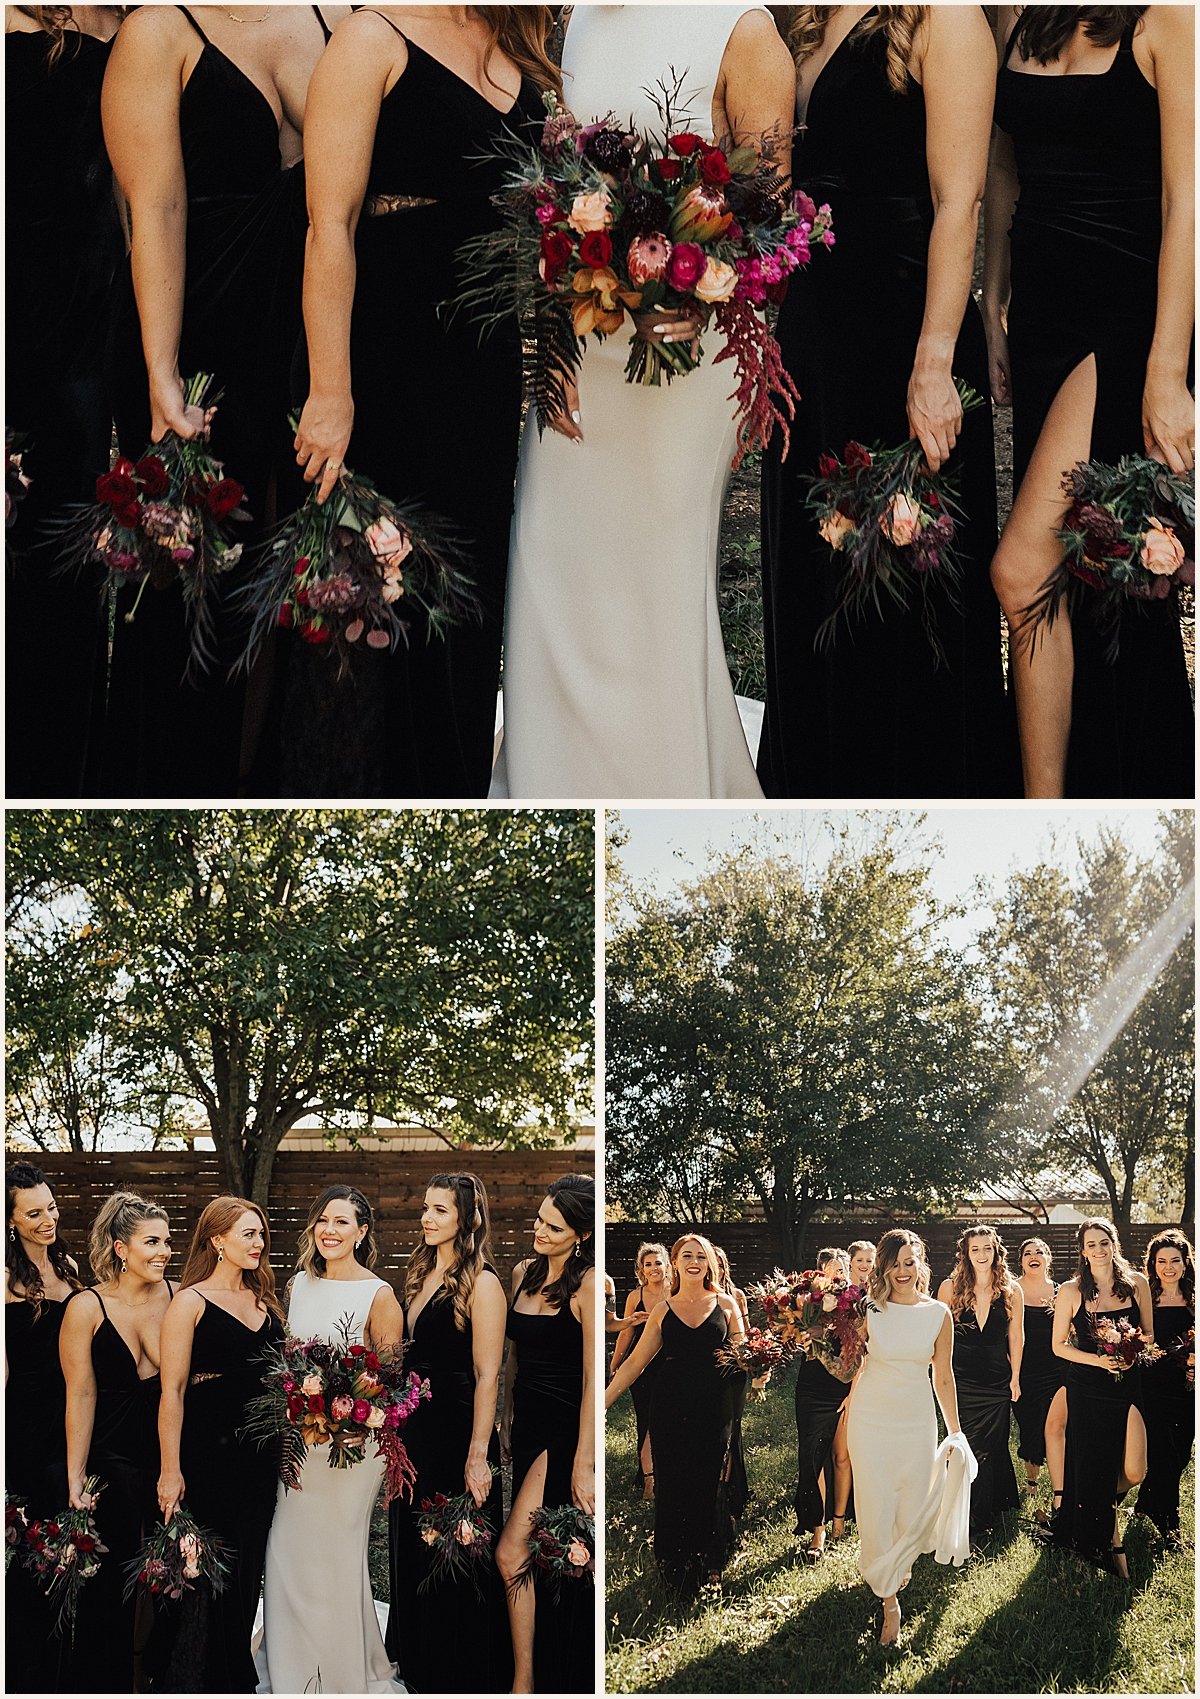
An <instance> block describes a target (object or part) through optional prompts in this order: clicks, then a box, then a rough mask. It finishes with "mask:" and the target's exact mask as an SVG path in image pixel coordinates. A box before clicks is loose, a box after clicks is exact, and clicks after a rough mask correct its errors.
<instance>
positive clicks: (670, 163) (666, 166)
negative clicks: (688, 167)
mask: <svg viewBox="0 0 1200 1699" xmlns="http://www.w3.org/2000/svg"><path fill="white" fill-rule="evenodd" d="M654 169H655V170H656V171H657V172H658V175H659V176H660V177H661V179H662V181H663V182H664V183H673V182H674V181H675V179H676V177H678V175H679V173H680V172H681V171H682V170H683V166H682V165H680V163H679V161H678V160H677V159H656V160H655V161H654Z"/></svg>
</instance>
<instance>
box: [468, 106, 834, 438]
mask: <svg viewBox="0 0 1200 1699" xmlns="http://www.w3.org/2000/svg"><path fill="white" fill-rule="evenodd" d="M681 84H682V79H681V78H678V77H676V79H675V82H674V84H673V86H672V87H670V88H668V87H667V85H666V84H665V83H664V84H660V85H659V88H660V91H661V96H660V97H659V98H656V100H655V104H656V105H657V107H658V110H659V113H660V115H661V117H662V133H661V135H641V134H639V133H638V132H636V131H635V130H633V129H632V127H629V126H622V125H620V124H618V123H617V121H616V119H615V118H613V117H612V116H611V114H610V115H609V116H608V117H606V118H602V119H600V120H599V121H598V122H596V123H591V124H580V123H578V122H577V121H576V119H575V118H573V117H572V116H571V114H570V113H569V112H567V111H565V110H564V109H563V108H562V107H560V106H558V105H556V104H555V103H554V102H553V97H551V96H547V97H546V98H547V105H548V108H549V115H548V117H547V119H546V122H545V125H544V127H543V131H542V136H541V141H540V144H539V145H538V146H536V147H535V146H533V145H531V144H530V143H529V142H528V141H524V140H522V139H520V138H519V137H516V136H513V135H511V134H509V135H506V136H505V137H504V138H503V140H502V141H501V142H500V143H498V144H497V151H498V155H499V157H500V158H501V159H502V160H503V162H504V164H505V166H506V171H505V175H504V180H503V185H502V187H501V189H500V191H499V193H498V194H497V195H496V196H495V197H494V201H495V205H496V206H497V208H498V209H499V211H500V213H501V215H502V217H501V223H500V227H499V229H497V230H496V231H494V232H490V233H488V234H485V235H483V236H478V237H475V238H474V239H473V240H472V241H470V242H468V243H466V244H465V245H464V246H463V247H462V248H461V249H460V251H459V260H460V264H461V272H462V276H463V278H464V280H465V282H464V287H463V290H462V292H461V293H460V294H459V296H458V298H457V300H456V302H455V305H456V306H457V307H459V308H461V309H463V310H465V311H467V312H468V313H469V314H470V316H471V317H472V318H474V319H475V320H476V321H478V322H479V323H480V325H481V326H484V327H486V326H489V325H493V324H495V323H498V322H500V321H501V320H503V319H505V318H507V317H508V316H509V315H510V314H511V313H512V312H513V311H514V310H516V311H517V312H524V311H531V312H532V314H533V316H534V319H535V322H536V326H537V359H536V365H535V371H534V383H533V396H534V402H535V405H536V409H537V419H538V426H539V429H544V428H545V425H546V423H547V420H548V419H549V418H550V416H551V415H553V414H554V413H557V412H560V411H562V410H563V409H564V405H565V393H564V388H563V384H564V379H565V378H566V377H568V376H569V375H571V374H572V373H574V372H575V371H576V370H577V369H578V367H579V362H580V359H581V356H582V353H583V342H584V339H585V338H586V337H587V336H589V335H595V336H596V337H598V338H599V339H601V340H603V339H604V338H605V337H608V336H614V335H616V334H617V332H618V331H620V330H622V329H623V328H625V326H626V315H627V314H633V313H637V312H653V313H654V314H656V315H662V316H664V317H666V318H671V319H679V318H691V319H692V320H693V321H694V322H695V324H696V326H697V333H699V329H700V327H701V326H702V325H703V324H704V323H705V322H706V321H707V320H708V318H709V316H710V314H711V316H712V317H713V318H714V320H715V322H716V325H717V328H718V329H719V330H720V332H721V334H722V336H723V337H724V339H725V347H724V348H723V349H722V350H721V352H720V353H719V354H718V355H717V356H716V357H715V360H714V364H716V363H719V362H720V361H722V360H733V361H734V362H735V371H736V376H737V385H736V388H735V390H734V392H733V396H732V398H731V399H734V400H736V402H737V408H738V415H739V423H738V446H737V455H736V458H735V460H734V466H735V467H736V466H738V465H740V463H741V461H742V459H743V457H744V456H745V455H746V454H747V453H748V452H749V451H750V450H752V449H755V448H761V447H762V446H763V445H764V444H765V443H766V442H767V441H768V440H769V438H770V436H771V432H772V430H773V429H774V427H775V426H776V425H778V426H779V427H780V429H781V430H782V431H783V435H784V439H785V451H786V443H787V437H788V420H789V419H791V418H792V417H794V415H795V403H796V401H797V400H798V399H799V391H798V390H797V389H796V386H795V384H794V383H793V382H792V379H791V377H790V376H789V374H788V373H787V372H786V371H785V370H784V367H783V364H782V362H781V359H780V354H779V345H778V343H777V342H776V341H775V338H774V337H773V336H772V335H771V333H770V331H769V330H768V329H767V326H766V323H765V322H764V320H763V319H762V317H761V316H760V315H759V313H758V312H757V311H756V308H758V307H760V306H761V305H762V304H763V303H764V302H766V301H767V300H778V299H780V297H781V295H782V291H783V287H784V285H785V284H786V281H787V279H788V277H789V276H790V275H791V273H792V272H793V271H795V270H796V268H797V267H798V266H802V265H807V264H808V262H809V259H810V256H811V252H812V249H813V248H814V247H816V246H825V247H832V246H833V240H834V237H833V230H832V227H831V222H830V209H829V207H828V206H821V207H816V206H814V205H813V202H812V201H811V200H810V199H809V198H808V196H807V195H804V194H795V195H793V196H791V197H787V196H785V194H784V191H783V181H782V179H781V177H780V175H779V172H778V170H777V168H776V166H775V164H774V160H773V156H772V138H770V137H762V138H760V145H759V147H758V148H754V147H747V146H742V147H735V146H733V144H732V143H731V142H730V141H728V140H725V141H720V142H710V141H708V140H706V139H705V138H704V137H703V136H700V135H698V134H697V133H696V132H695V131H693V130H689V129H686V128H680V127H679V126H678V125H677V122H676V114H675V106H676V104H677V103H678V101H679V95H680V87H681ZM702 357H703V351H702V350H700V349H698V348H697V349H696V351H695V352H693V348H692V345H691V344H690V343H684V342H679V343H674V344H668V345H665V346H664V345H660V344H651V343H649V342H647V341H645V340H644V339H643V338H642V337H640V336H635V337H634V339H633V341H632V343H631V344H630V351H629V359H628V361H627V363H626V367H625V375H626V380H627V381H628V382H629V383H642V384H661V383H662V382H663V380H664V379H665V380H666V382H668V383H670V381H671V380H672V378H675V377H682V376H685V375H686V374H687V373H688V372H691V371H694V370H695V368H696V366H697V365H698V364H699V363H700V360H701V358H702Z"/></svg>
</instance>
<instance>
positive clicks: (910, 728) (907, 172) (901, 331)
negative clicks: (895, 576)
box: [758, 30, 1018, 798]
mask: <svg viewBox="0 0 1200 1699" xmlns="http://www.w3.org/2000/svg"><path fill="white" fill-rule="evenodd" d="M887 47H888V41H887V35H886V32H884V31H882V30H878V31H875V32H873V33H872V34H869V35H865V36H864V35H860V34H857V33H855V32H854V31H852V32H851V34H850V35H849V36H848V37H847V39H846V40H845V41H844V42H842V43H841V45H840V46H839V47H838V48H837V50H836V52H835V53H834V54H833V57H832V58H831V59H830V60H829V62H828V63H827V64H826V65H825V67H824V69H823V70H822V71H821V73H820V75H819V76H818V78H817V81H816V83H815V85H814V87H813V89H812V92H811V94H810V96H809V102H808V110H807V112H806V114H805V119H804V129H803V131H802V132H801V134H800V136H798V138H797V141H796V147H795V157H794V162H793V177H794V180H795V182H796V184H797V185H798V186H799V187H802V188H803V189H805V190H806V191H807V192H808V193H809V194H810V195H811V196H812V197H813V199H814V200H816V201H818V202H822V201H828V202H829V203H830V205H831V206H832V208H833V223H834V231H835V233H836V237H837V243H836V246H835V247H834V248H832V249H831V250H830V251H829V252H827V253H826V252H819V253H816V254H814V255H813V258H812V263H811V265H809V266H808V267H807V268H806V269H805V270H802V271H797V272H795V273H793V275H792V277H791V279H790V280H789V283H788V293H787V297H786V299H785V301H784V303H783V305H782V307H781V308H780V311H779V326H778V332H777V335H778V340H779V345H780V348H781V349H782V352H783V360H784V364H785V365H786V367H787V369H788V371H789V372H790V373H791V374H792V376H793V378H795V380H796V384H797V386H798V388H799V390H800V393H801V395H802V397H803V400H802V401H801V402H800V403H799V405H798V407H797V409H796V421H795V424H794V425H793V427H792V441H791V449H790V451H789V453H788V456H787V459H786V460H784V459H783V445H782V441H781V439H780V438H779V437H778V436H776V437H775V438H774V439H773V440H772V442H771V444H770V445H769V447H768V448H767V450H766V451H765V453H764V455H763V473H762V561H763V624H764V645H765V650H766V666H767V693H766V694H767V702H766V714H765V719H764V724H763V734H762V742H761V744H760V747H759V754H758V776H759V779H760V780H761V782H762V787H763V790H764V791H765V792H766V794H767V795H768V796H772V797H818V796H821V797H850V796H858V797H861V796H868V797H869V796H888V797H908V798H916V797H1003V796H1012V795H1016V794H1017V793H1018V771H1017V764H1016V746H1015V740H1013V739H1012V738H1011V736H1010V735H1009V736H1006V733H1005V727H1004V680H1003V673H1002V669H1001V650H1000V609H999V605H998V603H997V601H996V597H995V594H994V592H993V590H992V587H991V579H990V569H991V560H992V555H993V554H994V552H995V548H996V473H995V463H994V450H993V446H992V419H991V408H990V406H989V405H988V404H987V402H986V399H985V402H984V405H983V406H981V407H978V408H976V409H975V410H973V411H972V412H970V413H968V414H966V415H965V417H964V419H963V427H962V432H961V435H960V437H959V441H958V445H957V447H956V449H955V451H954V453H953V454H952V455H951V457H950V460H949V462H948V463H947V467H946V470H947V472H948V473H950V474H952V475H953V476H954V477H955V478H956V479H957V480H958V487H959V495H960V500H961V503H962V507H963V518H962V519H961V520H960V521H958V522H957V541H958V544H959V547H960V555H961V561H962V584H961V586H960V588H959V591H958V599H959V602H960V609H959V611H956V610H955V609H954V607H953V606H952V605H951V603H950V601H949V600H948V598H947V596H946V595H945V594H944V593H942V587H939V586H937V585H933V586H931V588H930V591H929V601H930V605H931V607H932V608H934V609H935V610H936V623H937V633H938V638H939V641H940V643H941V647H942V650H943V652H944V659H943V660H941V661H940V662H939V660H938V657H937V656H936V654H935V652H934V650H933V648H932V647H931V645H930V643H929V639H928V637H927V636H926V633H925V630H924V628H923V624H922V608H921V602H920V598H919V597H918V598H914V599H913V601H912V602H911V603H910V605H909V607H908V608H907V609H902V608H900V607H898V606H896V605H895V604H894V603H892V602H891V601H890V599H888V598H886V597H885V598H884V599H883V602H882V611H881V612H876V611H875V609H874V608H867V609H866V610H864V611H863V613H862V614H861V615H855V616H852V623H850V624H849V625H847V624H846V622H845V621H844V620H843V621H840V622H839V625H838V628H837V631H836V634H835V636H834V639H833V642H832V643H831V644H829V645H828V646H827V647H823V648H818V647H817V632H818V629H819V628H820V626H821V625H822V624H823V622H824V621H825V620H826V619H827V618H828V616H829V615H830V614H831V613H832V612H833V610H834V608H835V607H836V605H837V597H836V587H837V585H838V583H839V582H840V572H841V568H840V563H839V557H837V556H836V555H833V554H832V553H831V552H830V550H829V549H828V547H827V546H826V545H825V543H824V542H822V540H821V538H820V536H819V535H818V533H817V527H816V520H815V517H814V515H813V514H812V512H811V511H810V510H809V509H808V507H807V506H806V500H807V493H808V484H807V480H808V479H810V478H811V477H813V476H814V474H815V473H816V470H817V460H818V457H819V456H820V455H821V454H822V453H824V452H830V453H833V454H837V455H841V454H842V453H843V452H844V450H845V446H846V444H847V442H849V441H851V440H855V441H858V442H861V443H864V444H866V445H867V446H870V445H871V444H873V443H876V442H878V443H881V444H884V445H887V446H894V445H897V444H899V443H903V442H905V441H907V440H908V436H909V426H908V413H907V407H906V396H907V390H908V380H909V377H910V375H911V373H912V365H913V359H914V356H915V354H916V349H917V342H918V339H919V337H920V334H921V324H922V319H923V316H924V312H925V295H926V287H927V282H928V249H929V236H930V230H931V228H932V224H933V201H932V196H931V192H930V187H929V168H928V165H927V163H926V157H925V142H926V137H925V96H924V92H923V90H922V88H921V86H920V84H919V83H917V82H915V81H913V80H912V79H911V78H910V79H909V81H908V83H907V85H906V86H905V88H904V90H903V91H902V92H897V91H896V90H894V89H893V88H892V86H891V84H890V83H889V81H888V75H887ZM953 370H954V375H955V377H956V378H961V379H962V380H963V381H964V382H966V383H968V384H970V386H971V387H972V388H973V389H974V390H976V391H977V392H978V394H980V395H981V396H983V397H985V398H986V397H987V396H988V395H989V394H990V393H991V391H990V386H989V382H988V362H987V343H986V339H985V337H984V331H983V321H982V319H981V318H980V315H979V311H978V309H977V308H976V306H975V303H974V301H972V300H968V301H967V305H966V311H965V313H964V315H963V322H962V328H961V329H960V331H959V334H958V341H957V344H956V346H955V350H954V364H953Z"/></svg>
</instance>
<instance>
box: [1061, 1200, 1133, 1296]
mask: <svg viewBox="0 0 1200 1699" xmlns="http://www.w3.org/2000/svg"><path fill="white" fill-rule="evenodd" d="M1089 1233H1103V1234H1105V1235H1106V1236H1107V1237H1108V1238H1109V1239H1111V1240H1112V1248H1113V1259H1112V1262H1113V1292H1114V1293H1115V1294H1116V1296H1117V1297H1118V1298H1135V1297H1136V1296H1137V1287H1136V1286H1135V1285H1134V1283H1133V1265H1132V1263H1129V1262H1126V1260H1125V1256H1124V1253H1123V1252H1122V1250H1121V1241H1120V1239H1119V1238H1118V1236H1117V1230H1116V1228H1115V1227H1114V1226H1113V1224H1112V1222H1111V1221H1106V1220H1105V1218H1104V1217H1103V1216H1102V1215H1098V1216H1096V1217H1095V1218H1094V1219H1093V1220H1091V1221H1081V1222H1080V1223H1079V1227H1078V1230H1077V1232H1076V1235H1075V1240H1076V1243H1077V1244H1078V1246H1079V1267H1078V1268H1077V1269H1076V1270H1075V1278H1076V1280H1078V1282H1079V1290H1080V1293H1081V1294H1082V1296H1083V1301H1084V1303H1085V1304H1086V1303H1089V1302H1090V1301H1091V1300H1092V1299H1093V1298H1094V1297H1095V1296H1096V1279H1095V1276H1094V1275H1093V1273H1092V1265H1091V1263H1090V1262H1089V1261H1088V1260H1087V1258H1086V1257H1085V1256H1084V1254H1083V1241H1084V1240H1085V1239H1086V1238H1087V1236H1088V1234H1089Z"/></svg>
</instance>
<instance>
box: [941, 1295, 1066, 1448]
mask: <svg viewBox="0 0 1200 1699" xmlns="http://www.w3.org/2000/svg"><path fill="white" fill-rule="evenodd" d="M1053 1333H1054V1305H1053V1303H1050V1304H1030V1303H1028V1302H1027V1303H1026V1305H1025V1349H1024V1351H1023V1352H1022V1353H1021V1396H1020V1398H1019V1399H1018V1400H1017V1402H1016V1404H1015V1405H1014V1406H1013V1414H1014V1415H1015V1416H1016V1418H1017V1428H1018V1430H1019V1432H1020V1436H1021V1437H1020V1439H1019V1441H1018V1442H1017V1456H1018V1457H1019V1458H1020V1459H1021V1460H1022V1462H1024V1463H1044V1462H1045V1461H1046V1417H1047V1416H1048V1415H1049V1414H1050V1406H1051V1404H1052V1403H1053V1402H1054V1396H1055V1394H1056V1393H1057V1391H1058V1389H1059V1387H1060V1386H1062V1385H1063V1384H1064V1383H1065V1381H1066V1364H1065V1363H1064V1362H1063V1360H1062V1358H1061V1357H1056V1356H1055V1355H1054V1346H1053V1344H1052V1337H1053ZM957 1373H958V1365H957V1363H956V1364H955V1374H956V1375H957Z"/></svg>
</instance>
